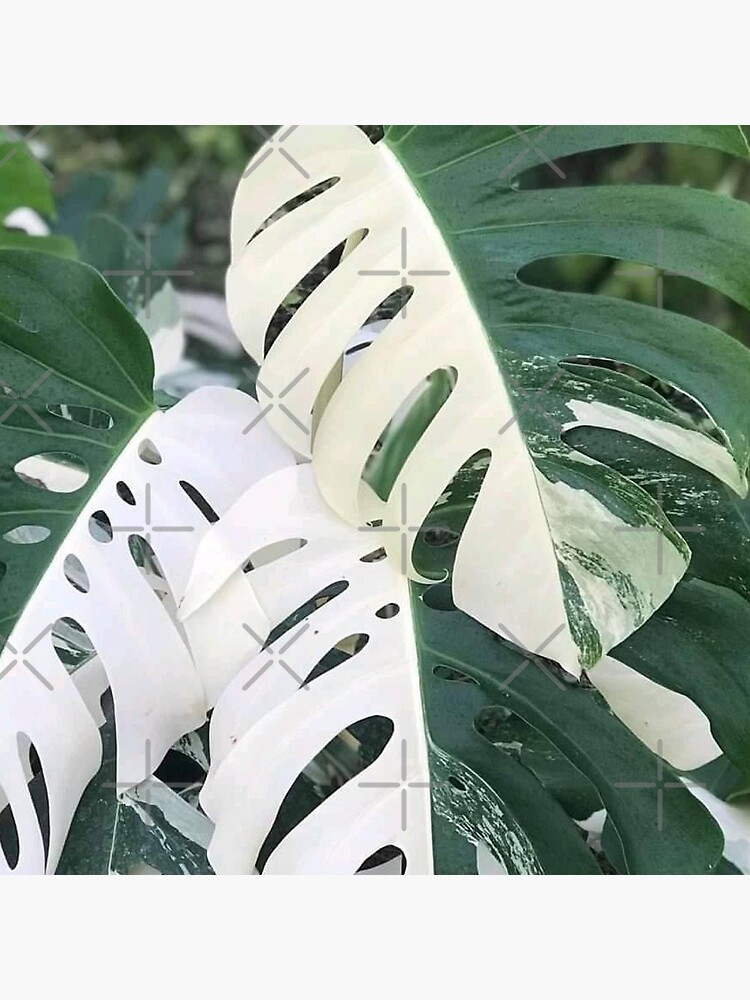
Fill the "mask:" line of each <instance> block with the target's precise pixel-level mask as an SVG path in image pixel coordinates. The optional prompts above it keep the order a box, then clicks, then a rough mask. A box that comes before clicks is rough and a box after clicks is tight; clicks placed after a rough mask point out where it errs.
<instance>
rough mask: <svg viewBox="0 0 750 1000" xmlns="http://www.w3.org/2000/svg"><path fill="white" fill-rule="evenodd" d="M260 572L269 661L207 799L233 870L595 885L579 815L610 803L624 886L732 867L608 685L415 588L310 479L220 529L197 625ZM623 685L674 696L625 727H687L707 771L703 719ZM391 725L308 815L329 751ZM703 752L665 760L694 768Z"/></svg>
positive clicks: (230, 692) (273, 487) (238, 702)
mask: <svg viewBox="0 0 750 1000" xmlns="http://www.w3.org/2000/svg"><path fill="white" fill-rule="evenodd" d="M373 546H375V547H373ZM242 566H245V567H246V570H247V571H246V573H245V575H244V577H243V579H242V583H243V585H244V586H245V587H246V588H247V591H248V597H247V600H246V601H244V602H242V604H243V608H244V610H243V614H242V616H240V617H237V615H236V614H233V613H232V611H231V609H230V608H229V607H228V606H227V612H226V614H224V615H222V621H223V628H224V629H225V631H226V633H227V634H231V633H232V632H234V634H235V635H239V634H240V633H241V632H243V631H244V632H247V634H248V635H250V636H251V637H252V638H253V639H254V640H255V641H256V643H257V652H256V654H255V655H254V656H252V657H251V658H249V659H248V661H247V662H246V663H245V664H244V666H243V667H242V669H241V670H239V672H238V673H237V674H236V676H235V677H234V679H233V680H232V681H231V682H230V683H229V684H228V685H227V687H226V688H225V690H224V691H223V692H222V694H221V696H220V697H219V699H218V701H217V703H216V707H215V710H214V713H213V716H212V719H211V726H210V770H209V773H208V777H207V780H206V782H205V785H204V786H203V790H202V793H201V797H200V801H201V805H202V807H203V810H204V811H205V813H206V814H207V815H208V817H209V818H210V819H211V820H212V821H213V823H214V824H215V830H214V832H213V835H212V838H211V841H210V844H209V848H208V858H209V861H210V863H211V865H212V866H213V869H214V870H215V871H216V872H217V873H219V874H251V873H254V872H257V871H262V873H263V874H290V873H318V874H321V873H327V874H331V873H337V874H353V873H355V872H357V871H360V870H361V869H362V866H367V865H368V863H370V862H372V860H373V859H376V860H377V859H383V858H386V857H388V856H389V854H388V852H389V851H390V852H393V851H397V852H399V856H400V857H401V858H402V864H403V865H405V871H406V873H407V874H425V873H430V872H454V873H455V872H465V873H477V872H480V873H486V872H488V871H490V872H491V873H493V874H497V873H510V874H521V873H537V874H540V873H548V874H553V873H554V874H563V873H568V874H570V873H578V874H597V873H600V868H599V860H598V857H597V854H596V853H595V852H594V851H592V850H591V849H590V847H589V846H588V845H587V843H586V842H585V841H584V839H583V836H582V834H581V832H580V830H579V829H578V827H577V826H576V823H575V822H574V821H575V820H579V821H581V822H583V821H584V820H586V818H587V817H588V816H589V815H591V814H592V813H594V812H596V811H597V810H599V809H600V808H601V807H602V805H604V807H605V808H606V809H607V814H608V817H609V818H608V823H609V824H610V828H611V831H614V834H613V835H614V836H615V837H616V840H617V843H618V844H621V845H622V852H623V853H622V856H621V858H618V863H619V864H620V865H621V866H622V870H623V871H630V872H646V871H650V872H656V871H681V872H687V871H692V872H694V873H697V872H699V871H702V872H709V871H713V870H715V869H716V866H717V865H718V863H719V861H720V858H721V852H722V844H723V841H722V837H721V834H720V832H719V829H718V827H716V826H715V825H714V824H713V821H712V820H711V819H710V817H709V814H708V813H707V812H705V811H704V810H703V808H702V806H701V805H700V804H699V803H698V801H697V800H696V799H695V798H694V797H693V795H691V793H690V791H689V790H688V789H687V788H686V787H684V786H683V785H682V784H681V782H680V781H679V780H678V779H677V777H676V775H675V774H673V773H672V772H671V770H670V768H669V765H668V764H665V763H664V761H663V760H660V759H659V758H657V757H656V756H654V754H652V752H651V751H650V750H649V749H648V748H647V746H646V745H644V743H642V742H641V741H640V740H639V739H637V738H636V737H635V736H634V735H633V734H632V733H631V732H630V731H629V730H628V729H627V728H626V727H625V726H623V725H622V724H621V722H619V721H618V720H617V718H616V717H615V716H614V715H612V713H611V712H610V710H609V708H608V706H607V704H606V702H605V701H604V700H603V699H602V698H601V697H600V696H599V695H598V694H597V693H596V692H595V691H594V690H593V689H592V688H591V687H590V686H586V687H584V686H581V685H579V684H576V683H571V682H570V681H567V682H566V681H565V680H563V679H562V678H564V677H565V674H564V673H562V672H559V671H558V670H557V668H556V667H555V665H554V664H552V663H551V662H550V663H541V664H536V665H532V663H531V661H530V659H529V657H526V656H524V654H523V653H522V652H520V650H518V649H517V648H514V647H513V646H511V645H510V644H508V643H505V642H501V641H499V640H498V638H497V637H496V636H495V635H494V633H492V632H490V631H489V630H487V629H485V628H483V627H482V626H480V625H478V624H477V623H476V622H473V621H472V620H471V619H470V618H468V617H467V616H466V615H465V614H463V613H462V612H460V611H457V610H456V609H455V607H454V606H453V604H452V602H451V599H450V588H449V586H448V585H447V584H438V585H432V586H429V587H426V588H425V587H421V586H419V585H417V584H409V583H408V582H407V581H406V579H405V578H404V576H403V574H401V573H400V572H399V571H398V568H397V567H394V566H393V565H392V563H391V562H390V561H389V560H387V559H386V558H385V552H384V550H383V549H382V548H381V547H380V544H379V540H378V533H377V531H374V530H373V529H371V528H367V527H364V528H360V529H357V528H355V527H352V526H348V525H346V524H345V523H343V522H342V521H341V520H340V519H339V518H338V517H337V516H336V515H335V514H333V512H332V511H331V510H330V508H329V507H328V506H327V505H326V504H325V502H324V501H323V500H322V497H321V495H320V493H319V492H318V489H317V486H316V483H315V477H314V473H313V470H312V468H311V466H310V465H304V464H303V465H300V466H295V467H292V466H289V467H287V468H284V469H281V470H279V471H278V472H274V473H272V474H271V475H270V476H268V477H267V478H265V479H264V480H262V481H259V482H257V483H255V484H254V485H253V486H251V487H250V488H249V489H248V490H247V491H246V492H245V493H244V494H243V496H242V497H240V499H239V500H238V501H237V502H236V503H235V504H234V505H233V506H232V507H231V508H230V509H229V510H228V511H227V512H226V513H225V515H224V516H223V517H222V518H221V519H220V520H219V521H218V522H217V523H216V524H215V525H213V526H212V527H211V528H210V530H209V531H208V532H207V533H206V535H205V536H204V538H203V539H202V541H201V543H200V545H199V546H198V550H197V556H196V561H195V565H194V567H193V571H192V574H191V579H190V582H189V584H188V587H187V589H186V592H185V596H184V598H183V599H182V601H181V602H180V610H179V616H180V619H181V620H182V621H183V622H184V623H185V624H186V625H189V624H190V622H191V621H192V620H193V618H194V616H196V615H200V614H201V611H202V609H203V608H204V607H206V606H211V605H213V606H214V607H218V606H221V604H222V603H223V601H224V599H225V598H224V596H223V595H224V594H225V593H226V594H229V593H230V592H232V589H231V588H232V587H233V586H234V585H233V584H232V582H231V581H233V580H235V579H236V574H237V572H238V570H239V569H240V567H242ZM251 609H252V610H251ZM539 666H541V669H538V667H539ZM610 669H611V670H614V669H615V665H612V666H611V667H610ZM617 670H618V671H619V673H618V674H616V675H615V679H613V680H612V682H611V683H612V684H613V685H614V684H615V683H616V682H620V683H625V681H623V680H622V678H623V677H625V678H626V679H630V680H631V681H632V679H633V677H635V678H636V680H637V681H638V680H640V681H643V683H644V684H647V685H648V691H647V692H646V693H647V694H648V695H649V696H652V697H653V696H654V695H656V700H655V704H654V707H653V708H649V707H648V703H647V701H646V699H645V698H643V697H636V696H634V695H633V693H632V690H631V691H630V697H629V701H625V704H626V706H627V711H625V712H624V714H625V715H628V714H629V715H630V718H628V719H626V720H625V721H626V722H628V723H634V728H638V724H639V723H640V729H641V733H642V734H643V731H644V730H645V731H646V732H647V731H648V728H649V726H654V727H655V728H657V729H659V730H660V731H661V728H663V726H662V725H661V717H662V716H666V717H667V718H670V719H671V720H672V724H673V725H675V724H676V723H679V724H683V723H687V724H688V726H689V727H690V726H692V727H693V728H694V729H695V730H696V732H698V734H699V739H698V741H697V743H698V745H697V746H694V747H693V749H692V751H691V753H692V754H693V756H694V757H695V760H694V761H692V762H691V763H692V764H695V763H696V761H697V762H699V763H704V762H705V757H704V756H703V753H704V752H705V742H706V740H705V734H704V732H703V728H702V727H703V725H704V723H705V719H704V717H703V716H702V713H701V712H700V711H699V710H698V709H697V708H696V706H695V705H694V704H692V703H691V702H689V701H688V700H687V699H684V698H681V696H679V695H676V694H674V693H673V692H670V691H668V690H666V689H664V688H661V687H660V686H658V685H656V684H653V683H652V682H645V681H644V679H643V678H640V675H638V674H636V673H635V671H632V670H629V668H627V667H625V666H624V665H622V664H619V665H617ZM608 676H609V675H608ZM636 689H637V690H638V691H640V692H641V694H642V693H643V687H641V688H637V684H636ZM623 700H624V699H623ZM639 713H640V714H639ZM375 720H377V721H378V722H380V723H381V724H383V723H385V726H386V733H385V738H384V739H382V738H381V740H380V742H379V743H378V744H377V747H376V751H375V753H374V754H373V753H372V752H371V753H370V755H369V756H367V755H366V756H365V758H364V759H362V760H360V762H359V766H350V767H349V768H348V770H347V771H346V773H344V774H343V775H342V776H341V777H340V784H339V786H338V787H335V789H334V790H333V791H332V793H331V794H329V795H328V796H327V797H325V798H324V800H323V801H319V802H313V803H312V806H311V804H310V803H309V802H308V803H307V805H304V803H303V805H302V806H301V807H300V806H299V805H298V803H299V801H300V800H304V795H303V794H302V790H301V787H300V782H301V781H302V780H303V779H304V777H305V775H307V776H308V778H309V777H310V775H311V773H312V771H313V770H314V768H315V765H316V762H317V761H320V758H321V755H322V754H324V753H325V751H326V748H330V747H332V746H333V745H334V743H335V741H336V740H337V739H341V738H342V735H343V736H346V735H347V734H348V736H349V739H350V740H351V739H355V737H356V734H357V732H358V727H362V726H365V725H366V724H367V723H368V722H369V723H370V724H372V723H373V722H374V721H375ZM381 735H382V734H381ZM701 739H702V740H703V746H701V745H700V740H701ZM686 742H687V743H688V744H689V743H691V742H695V741H691V740H690V739H689V738H688V739H687V741H686V740H685V736H684V734H683V738H682V740H681V741H677V740H673V741H672V742H671V744H670V746H669V747H668V750H669V751H675V747H676V748H677V750H676V752H677V755H678V756H679V753H680V752H682V753H683V755H684V753H685V751H684V750H681V748H682V747H683V746H684V744H685V743H686ZM371 750H372V748H371ZM716 752H717V751H715V749H714V748H713V746H712V747H711V749H710V751H709V758H710V757H711V756H713V755H715V753H716ZM373 757H374V759H372V758H373ZM657 768H661V769H662V773H665V774H667V775H668V776H669V778H668V784H669V789H668V792H667V793H666V794H665V793H664V790H663V789H662V788H661V786H660V785H657V782H656V781H654V780H653V775H654V774H655V773H656V769H657ZM625 775H627V776H628V781H626V780H625V778H624V776H625ZM625 784H628V790H627V792H623V790H622V787H623V786H624V785H625ZM630 785H632V787H630ZM662 796H663V799H662ZM709 798H710V796H709ZM296 804H297V805H296ZM657 816H658V818H659V822H658V825H657ZM678 830H679V831H682V832H683V833H684V834H685V835H684V837H683V836H681V835H680V834H679V833H678V832H677V831H678ZM712 831H713V832H712ZM378 870H379V869H378Z"/></svg>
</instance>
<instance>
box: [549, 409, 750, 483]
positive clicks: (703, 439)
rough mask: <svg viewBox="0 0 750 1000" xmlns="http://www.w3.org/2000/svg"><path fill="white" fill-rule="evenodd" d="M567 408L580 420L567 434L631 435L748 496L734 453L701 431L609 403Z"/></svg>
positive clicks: (567, 428) (568, 428)
mask: <svg viewBox="0 0 750 1000" xmlns="http://www.w3.org/2000/svg"><path fill="white" fill-rule="evenodd" d="M567 406H568V409H570V410H571V411H572V412H573V414H574V415H575V418H576V419H575V420H574V421H571V422H570V423H568V424H566V425H565V427H564V430H566V431H567V430H572V429H573V428H575V427H603V428H606V429H607V430H612V431H619V432H621V433H622V434H630V435H631V436H632V437H637V438H640V439H641V440H642V441H648V442H649V443H650V444H654V445H656V446H657V448H662V449H663V450H664V451H669V452H671V453H672V454H673V455H677V456H678V457H679V458H684V459H686V461H688V462H692V464H693V465H695V466H697V467H698V468H699V469H705V470H706V472H710V473H711V474H712V475H714V476H716V478H717V479H720V480H721V481H722V482H723V483H726V484H727V486H729V487H730V488H731V489H733V490H734V491H735V493H738V494H739V495H740V496H746V495H747V475H746V474H745V473H744V472H740V470H739V469H738V468H737V463H736V462H735V461H734V458H733V457H732V454H731V452H729V451H728V450H727V448H726V447H725V446H723V445H721V444H719V442H718V441H715V440H713V439H712V438H710V437H708V436H707V435H706V434H702V433H701V432H700V431H694V430H691V429H690V428H688V427H683V426H682V425H681V424H678V423H676V422H675V423H670V422H668V421H666V420H654V419H651V418H650V417H645V416H642V415H641V414H638V413H632V412H629V411H628V410H623V409H620V408H618V407H616V406H610V404H609V403H600V402H585V401H583V400H576V399H571V400H570V401H569V402H568V404H567Z"/></svg>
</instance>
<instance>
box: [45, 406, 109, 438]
mask: <svg viewBox="0 0 750 1000" xmlns="http://www.w3.org/2000/svg"><path fill="white" fill-rule="evenodd" d="M47 412H48V413H51V414H52V415H53V416H54V417H59V418H60V419H61V420H68V421H69V422H70V423H73V424H80V425H81V427H90V428H91V429H92V430H96V431H108V430H109V429H110V427H112V425H113V424H114V419H113V417H112V414H111V413H107V411H106V410H99V409H97V408H96V407H94V406H69V405H68V404H67V403H48V404H47Z"/></svg>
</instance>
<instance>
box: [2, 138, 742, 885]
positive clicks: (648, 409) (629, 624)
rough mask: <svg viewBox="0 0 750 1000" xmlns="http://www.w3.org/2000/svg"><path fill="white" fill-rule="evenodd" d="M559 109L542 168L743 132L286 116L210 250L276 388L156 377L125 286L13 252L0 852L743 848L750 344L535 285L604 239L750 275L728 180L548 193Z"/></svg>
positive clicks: (42, 864) (320, 869) (465, 861)
mask: <svg viewBox="0 0 750 1000" xmlns="http://www.w3.org/2000/svg"><path fill="white" fill-rule="evenodd" d="M542 140H543V143H544V145H543V158H544V160H545V162H547V164H549V165H550V166H551V167H553V168H554V171H552V172H551V173H553V172H554V173H556V174H557V175H560V176H562V175H563V173H564V171H563V168H564V167H565V165H566V164H567V163H568V162H570V160H569V158H572V157H575V156H576V155H578V154H583V153H588V152H591V151H594V150H607V149H614V148H615V147H621V146H627V145H632V144H642V143H650V144H657V143H659V144H668V143H673V144H682V145H686V146H699V147H704V148H707V149H711V150H715V151H719V152H721V153H723V154H728V155H730V156H733V157H737V158H744V159H747V157H748V146H747V142H746V140H745V136H744V135H743V133H742V131H741V130H740V129H739V128H738V127H729V126H726V127H725V126H716V127H715V126H663V127H653V126H630V127H619V126H613V127H601V126H597V127H580V126H571V127H555V128H553V129H551V128H550V127H548V126H545V127H543V126H481V127H476V126H472V127H460V126H440V127H435V126H430V127H423V126H393V127H390V128H387V129H386V130H385V132H384V134H382V135H377V136H373V135H372V134H370V133H367V132H365V131H363V130H361V129H359V128H357V127H354V126H341V127H339V126H336V127H329V126H314V127H308V126H301V127H282V128H280V129H279V130H277V131H275V132H273V133H271V132H269V138H268V142H267V143H266V144H265V145H264V146H263V147H262V148H261V149H260V150H258V152H257V153H256V154H255V156H254V157H253V159H252V160H251V162H250V163H249V165H248V167H247V169H246V171H245V173H244V175H243V178H242V180H241V182H240V185H239V188H238V192H237V196H236V201H235V207H234V211H233V218H232V264H231V267H230V270H229V275H228V281H227V302H228V307H229V312H230V316H231V318H232V321H233V324H234V327H235V330H236V333H237V335H238V337H239V339H240V340H241V342H242V344H243V345H244V347H245V349H246V350H247V352H248V355H249V356H250V358H252V359H253V360H254V361H256V362H257V363H258V364H260V371H259V374H258V376H257V381H256V396H257V400H256V399H253V398H251V397H250V396H249V395H246V394H244V393H242V392H240V391H238V390H231V389H218V388H208V387H205V388H202V389H198V390H196V391H194V392H193V393H191V394H189V395H188V396H186V397H185V398H183V399H182V400H180V401H179V402H175V401H174V400H168V399H166V398H164V396H163V394H161V395H157V396H156V397H155V396H154V392H153V375H154V369H153V359H152V350H151V347H150V344H149V340H148V337H147V335H146V333H145V332H144V331H143V330H142V329H141V327H140V326H139V324H138V322H136V320H135V319H134V317H133V315H132V312H131V311H129V310H128V307H127V303H126V302H125V301H123V298H125V296H124V295H123V294H122V293H121V297H118V295H116V294H115V291H113V290H112V288H110V287H109V286H108V285H107V283H106V281H105V280H104V278H103V277H101V276H100V275H98V274H97V273H96V271H95V270H93V269H92V268H91V267H90V266H88V265H86V264H82V263H78V262H74V261H64V260H60V259H57V258H55V257H53V256H50V255H48V254H46V253H44V252H38V251H32V250H25V249H24V250H16V249H8V250H2V251H0V371H1V372H2V379H3V386H4V390H5V395H6V397H7V399H6V402H7V404H8V406H7V409H6V412H5V413H4V414H2V415H0V452H1V453H2V455H3V462H4V469H5V474H4V476H3V479H2V495H1V496H0V517H1V518H2V532H3V534H2V540H0V560H1V561H2V567H3V573H4V576H3V579H2V582H0V601H2V609H3V610H2V615H1V617H2V619H3V623H4V625H3V636H4V639H5V645H4V649H3V651H2V658H1V659H0V809H1V810H2V811H0V841H1V842H2V847H3V850H2V853H0V867H2V868H3V869H4V870H6V871H8V872H15V873H26V872H43V871H46V872H54V871H60V872H67V873H84V872H122V873H128V874H130V873H140V872H154V871H156V872H162V873H170V874H171V873H175V874H179V873H184V874H203V873H206V874H207V873H211V872H216V873H218V874H223V873H232V874H252V873H256V872H260V873H263V874H273V873H280V874H288V873H355V872H361V873H363V872H373V873H388V874H391V873H394V874H398V873H401V872H405V873H407V874H426V873H433V872H435V873H455V874H459V873H477V872H479V873H481V874H603V873H605V874H608V873H620V874H672V873H685V874H738V873H740V872H743V871H750V833H749V832H748V831H750V803H749V802H748V800H747V798H746V796H747V795H748V794H750V785H749V784H748V781H749V779H750V725H749V722H750V668H749V667H748V664H747V662H746V655H747V654H746V648H747V646H748V645H749V644H750V604H749V603H748V601H750V534H749V532H748V513H749V512H750V508H748V502H747V500H746V495H747V468H748V460H749V458H750V415H748V408H747V405H746V398H747V393H748V389H749V388H750V353H748V350H747V348H746V347H745V346H744V344H743V343H742V342H741V340H740V339H739V338H737V337H733V336H730V335H729V334H728V333H725V332H723V331H721V330H719V329H717V328H715V327H713V326H710V325H707V324H706V323H703V322H700V321H698V320H697V319H692V318H689V317H687V316H684V315H680V314H677V313H674V312H671V311H668V310H666V309H664V308H663V303H662V302H661V300H659V301H657V304H656V305H655V306H650V305H641V304H637V303H635V302H631V301H625V300H623V299H619V298H609V297H604V296H602V295H593V294H586V293H582V292H580V291H577V292H573V291H569V290H560V289H559V288H554V289H553V288H549V287H541V286H540V285H539V284H537V283H535V281H534V274H535V271H534V267H535V266H536V265H537V264H538V262H540V261H545V260H549V259H552V258H564V257H567V256H570V255H580V254H587V255H594V256H597V257H599V258H602V259H607V260H614V261H617V262H633V263H636V264H639V265H651V266H653V267H656V268H658V269H659V270H660V272H674V273H681V274H686V275H690V276H692V277H693V278H695V279H696V280H698V281H700V282H702V283H703V284H704V285H706V286H708V287H710V288H712V289H715V290H716V291H718V292H720V293H722V294H723V295H724V296H726V297H727V298H728V299H729V300H732V301H733V302H734V303H736V304H737V306H739V307H741V308H743V309H747V308H750V282H749V281H748V279H747V267H746V260H747V255H748V250H749V249H750V208H749V207H748V206H747V205H746V204H744V203H741V202H739V201H736V200H734V199H732V198H731V197H729V196H727V195H725V194H718V193H713V192H709V191H704V190H699V189H694V188H688V187H669V186H659V187H656V186H646V185H637V186H627V187H623V186H618V185H610V186H602V187H574V186H571V185H567V186H566V185H564V184H563V185H556V186H555V187H554V188H553V187H549V186H548V187H542V188H538V187H537V188H530V187H528V186H526V185H525V183H524V180H525V177H526V175H527V172H528V171H529V169H530V168H532V167H533V166H534V163H535V160H538V158H539V156H541V155H542V147H541V142H542ZM532 152H535V153H536V154H538V155H537V156H536V157H534V156H532V155H530V154H531V153H532ZM2 181H3V177H2V172H1V171H0V184H1V183H2ZM16 204H19V203H18V202H16ZM336 248H340V249H339V251H338V253H337V254H336V256H335V260H334V263H335V266H333V267H328V268H327V271H328V273H326V275H325V277H324V278H323V280H322V281H319V282H318V283H317V287H315V288H314V290H312V291H311V293H310V294H309V295H307V296H306V297H304V300H303V301H299V297H297V299H296V300H295V306H296V308H295V310H294V311H293V314H292V315H291V318H290V319H289V321H288V322H287V323H286V324H285V325H284V326H283V329H281V330H279V328H278V324H277V323H275V322H274V317H275V316H276V315H277V314H278V310H279V307H280V305H281V304H282V303H284V302H288V301H290V293H292V292H293V291H294V289H295V288H298V287H299V286H300V283H301V282H303V280H304V279H305V277H306V276H307V275H309V274H310V273H311V272H314V271H315V270H316V268H319V266H320V262H321V261H323V260H327V261H329V262H331V260H332V251H334V250H335V249H336ZM39 250H40V251H42V250H43V248H42V247H40V248H39ZM387 303H391V306H392V307H391V308H390V311H388V316H387V322H385V323H382V322H381V323H375V324H372V323H371V322H370V321H371V320H372V319H373V318H374V317H375V318H377V317H379V316H382V314H383V308H384V304H387ZM394 303H395V306H394V305H393V304H394ZM142 306H143V304H142V303H141V307H142ZM386 311H387V310H386ZM248 364H249V362H248Z"/></svg>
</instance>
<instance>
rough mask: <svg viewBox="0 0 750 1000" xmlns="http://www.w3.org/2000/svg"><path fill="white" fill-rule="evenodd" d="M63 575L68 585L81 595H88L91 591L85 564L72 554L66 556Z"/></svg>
mask: <svg viewBox="0 0 750 1000" xmlns="http://www.w3.org/2000/svg"><path fill="white" fill-rule="evenodd" d="M63 573H64V574H65V579H66V580H67V581H68V583H69V584H70V585H71V586H72V587H73V588H74V589H75V590H77V591H79V592H80V593H81V594H88V592H89V590H90V589H91V584H90V583H89V577H88V573H87V572H86V570H85V569H84V567H83V563H82V562H81V560H80V559H79V558H78V556H76V555H74V554H73V553H72V552H71V553H69V554H68V555H67V556H65V561H64V562H63Z"/></svg>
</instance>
